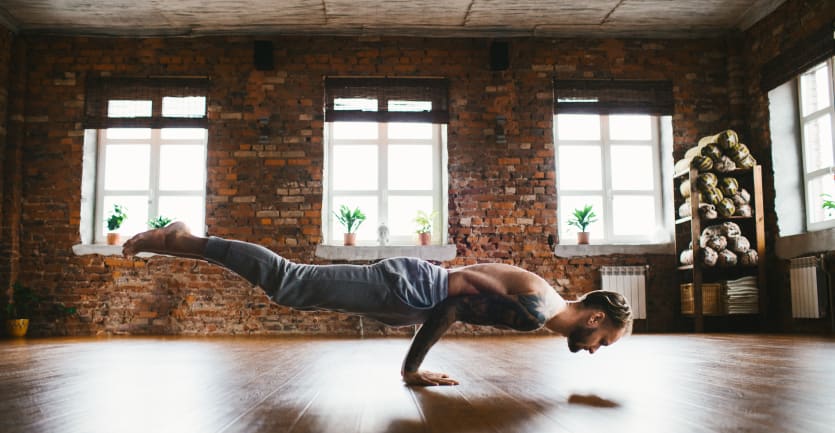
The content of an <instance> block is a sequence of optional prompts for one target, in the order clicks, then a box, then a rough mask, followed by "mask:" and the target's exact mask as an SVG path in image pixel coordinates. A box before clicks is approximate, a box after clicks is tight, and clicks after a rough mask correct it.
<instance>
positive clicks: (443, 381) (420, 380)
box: [403, 370, 458, 386]
mask: <svg viewBox="0 0 835 433" xmlns="http://www.w3.org/2000/svg"><path fill="white" fill-rule="evenodd" d="M403 382H406V385H408V386H438V385H458V381H456V380H454V379H452V378H450V377H449V375H447V374H444V373H434V372H431V371H426V370H422V371H413V372H405V373H403Z"/></svg>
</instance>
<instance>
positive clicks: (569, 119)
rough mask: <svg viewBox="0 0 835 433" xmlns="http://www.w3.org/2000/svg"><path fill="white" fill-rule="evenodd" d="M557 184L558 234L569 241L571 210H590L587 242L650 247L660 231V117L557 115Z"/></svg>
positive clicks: (570, 235) (571, 232) (572, 230)
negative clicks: (592, 215) (594, 218)
mask: <svg viewBox="0 0 835 433" xmlns="http://www.w3.org/2000/svg"><path fill="white" fill-rule="evenodd" d="M555 125H556V135H557V182H558V186H559V197H558V204H557V209H559V222H560V233H561V239H563V241H568V242H570V241H571V239H573V233H575V232H576V231H578V230H577V229H576V228H574V227H572V226H570V225H569V224H568V221H570V220H571V216H572V213H573V211H574V209H578V208H583V207H584V206H586V205H592V207H593V208H592V209H593V210H594V212H595V214H596V215H597V222H595V223H593V224H591V226H589V229H588V231H590V232H591V238H592V239H593V240H594V239H596V240H597V241H598V242H599V241H606V242H610V243H625V242H651V241H653V240H654V238H656V237H658V233H656V232H657V231H658V230H659V227H660V226H663V214H662V203H661V193H660V192H661V174H660V171H659V167H660V150H659V129H660V128H659V118H658V117H657V116H649V115H598V114H559V115H557V116H556V119H555Z"/></svg>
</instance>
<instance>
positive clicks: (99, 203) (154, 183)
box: [93, 128, 208, 243]
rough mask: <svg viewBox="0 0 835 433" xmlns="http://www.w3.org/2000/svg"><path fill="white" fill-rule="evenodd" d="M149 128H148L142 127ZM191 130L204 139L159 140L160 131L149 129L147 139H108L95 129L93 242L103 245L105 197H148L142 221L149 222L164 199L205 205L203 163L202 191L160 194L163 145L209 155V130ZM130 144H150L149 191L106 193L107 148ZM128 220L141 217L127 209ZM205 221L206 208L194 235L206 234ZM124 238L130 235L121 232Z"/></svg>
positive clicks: (105, 216) (204, 168)
mask: <svg viewBox="0 0 835 433" xmlns="http://www.w3.org/2000/svg"><path fill="white" fill-rule="evenodd" d="M145 129H148V128H145ZM193 129H203V138H202V139H201V140H194V139H165V140H163V139H162V138H161V135H162V129H150V131H151V137H150V139H146V138H142V139H122V138H118V139H114V138H107V129H99V130H97V134H96V135H97V139H96V142H97V148H96V155H97V163H96V164H97V170H96V205H95V213H94V215H95V230H94V235H93V236H94V237H93V239H94V242H95V243H103V242H105V239H104V232H105V230H104V228H105V227H106V224H105V220H106V219H107V215H106V214H105V213H104V212H102V210H105V211H108V210H107V209H103V207H104V199H105V197H106V196H111V195H116V196H148V215H146V216H145V218H144V221H148V220H150V219H152V218H155V217H156V216H157V215H159V199H160V198H161V197H165V196H193V197H200V198H201V199H202V201H203V203H204V204H205V202H206V187H205V183H206V178H207V175H208V173H207V171H208V170H207V168H206V163H205V161H204V163H203V188H202V189H200V190H176V191H163V190H160V188H159V178H160V149H161V146H165V145H176V144H187V145H198V144H200V145H202V146H203V148H204V152H203V154H204V156H206V157H207V154H208V130H207V129H205V128H193ZM129 144H149V145H150V150H151V152H150V173H149V176H150V179H149V185H148V189H144V190H106V189H105V185H104V180H105V179H104V177H105V176H104V174H105V173H106V161H107V149H108V146H119V145H129ZM128 213H129V215H130V217H132V218H138V217H139V218H141V216H137V215H132V214H130V210H128ZM205 221H206V209H205V206H204V207H203V225H202V227H189V228H190V229H191V230H192V232H193V233H197V234H205ZM124 234H125V235H131V234H133V233H124Z"/></svg>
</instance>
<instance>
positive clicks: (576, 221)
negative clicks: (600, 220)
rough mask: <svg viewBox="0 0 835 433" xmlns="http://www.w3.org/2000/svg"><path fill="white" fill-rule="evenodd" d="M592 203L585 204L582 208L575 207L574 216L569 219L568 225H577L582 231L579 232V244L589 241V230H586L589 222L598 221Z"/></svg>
mask: <svg viewBox="0 0 835 433" xmlns="http://www.w3.org/2000/svg"><path fill="white" fill-rule="evenodd" d="M591 209H592V206H591V205H590V204H587V205H585V206H584V207H583V208H582V209H574V214H573V215H574V216H573V218H572V219H570V220H569V221H568V225H570V226H574V227H577V228H578V229H580V231H579V232H578V233H577V243H578V244H588V243H589V232H588V231H586V229H587V228H588V226H589V224H591V223H593V222H595V221H597V219H595V217H596V216H597V215H595V214H594V211H592V210H591Z"/></svg>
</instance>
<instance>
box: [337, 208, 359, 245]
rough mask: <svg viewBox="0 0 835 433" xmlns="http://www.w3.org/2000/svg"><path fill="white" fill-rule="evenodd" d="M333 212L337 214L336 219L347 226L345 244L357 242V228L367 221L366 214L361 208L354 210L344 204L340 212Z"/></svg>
mask: <svg viewBox="0 0 835 433" xmlns="http://www.w3.org/2000/svg"><path fill="white" fill-rule="evenodd" d="M333 214H334V215H335V216H336V220H337V221H339V223H340V224H342V226H343V227H345V236H344V244H345V246H352V245H355V244H356V242H357V230H358V229H359V228H360V224H362V222H363V221H365V214H364V213H362V211H361V210H360V208H356V209H354V210H353V211H352V210H351V209H350V208H349V207H348V206H345V205H344V204H343V205H342V206H340V207H339V212H334V213H333Z"/></svg>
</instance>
